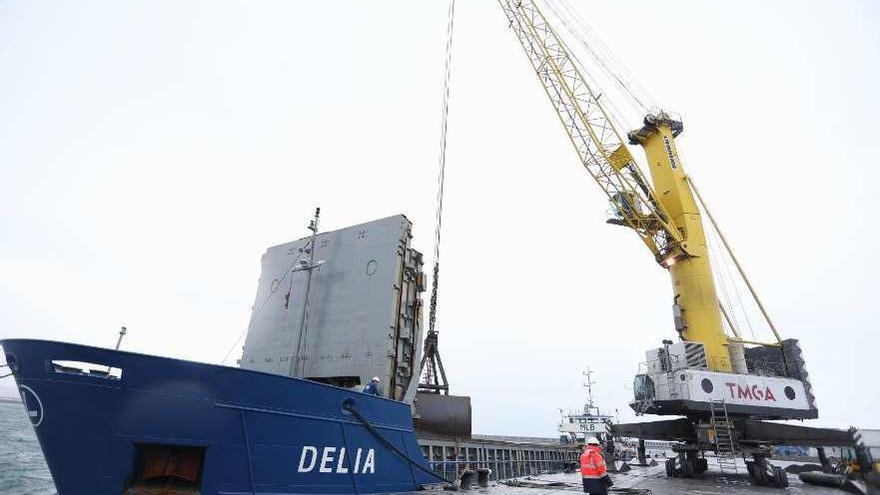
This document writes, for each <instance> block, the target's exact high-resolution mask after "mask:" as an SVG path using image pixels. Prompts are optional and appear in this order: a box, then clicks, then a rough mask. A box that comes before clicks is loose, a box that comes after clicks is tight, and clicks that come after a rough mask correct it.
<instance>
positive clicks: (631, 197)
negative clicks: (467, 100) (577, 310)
mask: <svg viewBox="0 0 880 495" xmlns="http://www.w3.org/2000/svg"><path fill="white" fill-rule="evenodd" d="M498 3H499V4H500V5H501V8H502V9H503V10H504V13H505V14H506V15H507V19H508V21H509V22H510V27H511V29H513V31H514V33H515V34H516V36H517V38H518V39H519V42H520V44H521V45H522V47H523V50H524V51H525V53H526V56H527V57H528V59H529V62H530V63H531V64H532V67H533V68H534V69H535V73H536V74H537V75H538V79H540V81H541V84H542V85H543V86H544V90H545V91H546V92H547V96H548V97H549V98H550V101H551V103H552V104H553V107H554V109H555V110H556V113H557V115H558V116H559V119H560V121H561V122H562V125H563V127H564V128H565V131H566V133H567V134H568V137H569V139H570V140H571V144H572V145H573V146H574V148H575V151H576V152H577V154H578V158H580V160H581V163H582V164H583V166H584V168H585V169H587V172H589V173H590V175H591V176H592V177H593V179H595V180H596V183H597V184H598V185H599V187H600V188H601V189H602V191H603V192H604V193H605V194H606V196H608V199H609V201H610V202H611V204H612V206H613V207H614V212H615V214H616V216H617V218H616V219H614V220H612V222H613V223H620V224H623V225H626V226H628V227H630V228H632V229H633V230H634V231H635V232H636V233H637V234H638V235H639V237H640V238H641V239H642V241H643V242H644V243H645V245H646V246H647V247H648V249H650V250H651V252H652V253H653V254H654V257H655V258H656V259H657V261H658V262H662V260H664V259H665V258H666V256H668V254H669V253H670V252H672V251H673V249H674V247H675V246H677V245H680V244H681V241H682V240H683V239H682V235H681V233H680V232H679V231H678V229H676V227H675V225H674V223H673V222H672V221H671V220H670V219H669V218H668V217H667V216H666V215H665V214H664V212H663V211H662V210H661V209H660V208H659V204H658V202H657V201H656V199H655V195H654V192H653V191H652V190H651V187H650V186H649V184H648V182H647V181H646V180H645V178H644V176H643V175H642V173H641V171H640V170H639V168H638V166H637V165H636V163H635V160H634V159H633V157H632V154H631V153H630V151H629V149H628V148H627V146H626V144H624V141H623V138H622V136H621V134H620V132H619V131H618V130H617V129H616V128H615V127H614V125H613V124H612V122H611V119H610V118H609V116H608V114H607V113H606V111H605V109H604V108H603V107H602V105H600V104H599V98H598V97H597V96H596V95H595V93H594V92H593V90H592V88H590V85H589V84H588V83H587V80H586V78H585V77H584V76H583V74H582V73H581V71H580V69H579V68H578V66H577V65H576V64H575V63H574V60H573V59H572V56H571V54H570V53H569V51H568V49H567V48H566V46H565V44H564V43H563V42H562V40H561V39H560V38H559V36H558V35H557V34H556V32H555V31H554V30H553V28H552V27H551V26H550V24H549V23H548V22H547V19H546V18H545V17H544V14H543V13H542V12H541V11H540V9H539V8H538V7H537V5H535V3H534V1H531V0H499V2H498Z"/></svg>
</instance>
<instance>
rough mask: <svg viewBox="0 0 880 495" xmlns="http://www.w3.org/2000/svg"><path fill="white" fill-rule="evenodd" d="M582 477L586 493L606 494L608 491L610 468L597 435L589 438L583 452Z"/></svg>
mask: <svg viewBox="0 0 880 495" xmlns="http://www.w3.org/2000/svg"><path fill="white" fill-rule="evenodd" d="M580 461H581V477H583V480H584V493H589V494H590V495H597V494H598V495H605V494H607V493H608V487H609V486H610V485H609V484H608V482H609V481H610V480H611V479H610V478H609V477H608V470H607V469H606V468H605V458H604V457H602V448H601V447H600V446H599V440H598V439H597V438H596V437H590V438H589V439H587V445H586V446H584V451H583V453H581V458H580Z"/></svg>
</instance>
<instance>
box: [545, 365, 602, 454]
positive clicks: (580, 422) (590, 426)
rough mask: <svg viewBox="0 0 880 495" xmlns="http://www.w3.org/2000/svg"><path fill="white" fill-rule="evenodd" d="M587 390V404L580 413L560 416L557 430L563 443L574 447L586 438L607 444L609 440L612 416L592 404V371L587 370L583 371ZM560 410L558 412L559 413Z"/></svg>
mask: <svg viewBox="0 0 880 495" xmlns="http://www.w3.org/2000/svg"><path fill="white" fill-rule="evenodd" d="M584 376H585V377H586V382H584V387H585V388H586V389H587V402H586V403H585V404H584V407H583V409H582V410H581V411H578V412H575V411H569V412H568V413H567V414H562V418H561V419H560V421H559V427H558V428H557V430H558V431H559V434H560V437H559V438H560V439H561V440H562V441H563V442H566V443H571V444H575V445H584V444H585V443H586V440H587V438H589V437H596V438H598V439H599V441H601V442H603V443H607V442H608V441H609V440H610V439H611V424H612V422H613V420H614V417H613V416H608V415H606V414H602V413H601V412H600V411H599V407H598V406H596V405H595V404H594V403H593V385H595V384H596V382H594V381H593V371H592V370H590V369H589V368H587V370H586V371H584ZM561 412H562V410H560V413H561Z"/></svg>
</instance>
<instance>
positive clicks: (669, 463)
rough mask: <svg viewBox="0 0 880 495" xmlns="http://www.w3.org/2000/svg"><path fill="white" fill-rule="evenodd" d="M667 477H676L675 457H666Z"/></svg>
mask: <svg viewBox="0 0 880 495" xmlns="http://www.w3.org/2000/svg"><path fill="white" fill-rule="evenodd" d="M666 477H667V478H675V459H666Z"/></svg>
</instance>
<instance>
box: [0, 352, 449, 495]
mask: <svg viewBox="0 0 880 495" xmlns="http://www.w3.org/2000/svg"><path fill="white" fill-rule="evenodd" d="M0 344H2V346H3V349H4V351H5V353H6V360H7V363H8V364H9V366H10V368H11V370H12V371H13V372H14V376H15V380H16V382H17V383H18V386H19V390H20V391H21V395H22V400H23V401H24V403H25V406H26V408H27V411H28V415H29V417H30V419H31V422H32V423H33V425H34V430H35V431H36V434H37V438H38V439H39V442H40V446H41V448H42V450H43V453H44V455H45V457H46V462H47V463H48V465H49V470H50V471H51V473H52V477H53V479H54V481H55V485H56V487H57V488H58V492H59V494H60V495H105V494H106V495H110V494H112V495H120V494H123V493H126V492H129V491H130V492H131V493H142V492H139V491H137V490H149V488H151V487H168V486H173V487H174V488H175V490H176V491H173V492H166V493H202V494H228V495H232V494H256V493H260V494H288V493H388V492H407V491H414V490H417V489H418V488H419V487H420V486H421V485H425V484H430V483H437V482H438V481H439V480H438V478H437V477H436V476H433V475H432V474H430V470H429V468H428V465H427V463H426V462H425V460H424V457H423V456H422V453H421V450H420V448H419V445H418V443H417V441H416V436H415V434H414V431H413V423H412V416H411V412H410V406H409V405H408V404H406V403H403V402H399V401H394V400H390V399H386V398H384V397H377V396H374V395H367V394H363V393H359V392H356V391H352V390H347V389H344V388H340V387H335V386H332V385H326V384H322V383H316V382H313V381H309V380H303V379H298V378H290V377H283V376H277V375H272V374H268V373H262V372H256V371H249V370H243V369H237V368H232V367H224V366H216V365H209V364H202V363H194V362H188V361H181V360H176V359H168V358H162V357H156V356H147V355H141V354H135V353H130V352H122V351H114V350H109V349H100V348H95V347H88V346H82V345H75V344H67V343H61V342H49V341H39V340H6V341H3V342H0ZM143 493H150V492H149V491H143Z"/></svg>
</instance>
